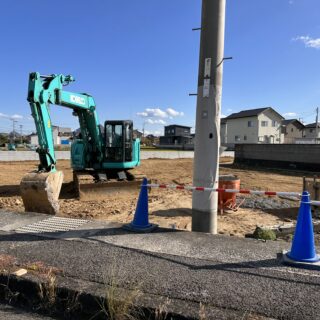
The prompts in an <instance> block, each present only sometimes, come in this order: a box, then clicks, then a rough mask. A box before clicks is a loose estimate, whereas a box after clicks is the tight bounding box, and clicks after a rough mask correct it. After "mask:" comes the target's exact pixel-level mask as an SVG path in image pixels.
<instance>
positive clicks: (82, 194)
mask: <svg viewBox="0 0 320 320" xmlns="http://www.w3.org/2000/svg"><path fill="white" fill-rule="evenodd" d="M143 177H144V176H143V175H141V176H140V175H139V176H136V175H135V176H134V178H133V180H131V179H130V181H129V180H118V179H108V180H106V181H99V180H97V178H96V176H95V175H94V174H90V173H89V172H88V171H74V172H73V182H74V186H75V191H76V195H77V197H78V198H79V200H81V201H91V200H99V199H103V197H105V196H107V195H110V194H115V195H116V194H119V193H121V194H123V193H131V192H139V189H140V186H141V184H142V180H143Z"/></svg>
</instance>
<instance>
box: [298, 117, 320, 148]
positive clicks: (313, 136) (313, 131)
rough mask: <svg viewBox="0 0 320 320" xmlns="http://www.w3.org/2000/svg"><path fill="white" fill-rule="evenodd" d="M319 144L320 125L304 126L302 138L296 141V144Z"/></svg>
mask: <svg viewBox="0 0 320 320" xmlns="http://www.w3.org/2000/svg"><path fill="white" fill-rule="evenodd" d="M319 142H320V123H318V125H317V126H316V123H315V122H314V123H310V124H307V125H305V127H304V130H303V138H301V139H298V141H297V142H296V143H300V144H313V143H316V144H318V143H319Z"/></svg>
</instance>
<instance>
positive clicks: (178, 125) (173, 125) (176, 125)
mask: <svg viewBox="0 0 320 320" xmlns="http://www.w3.org/2000/svg"><path fill="white" fill-rule="evenodd" d="M169 127H179V128H189V129H190V128H191V127H188V126H181V125H180V124H170V125H169V126H165V128H169Z"/></svg>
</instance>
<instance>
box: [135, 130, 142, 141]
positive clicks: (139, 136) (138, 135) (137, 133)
mask: <svg viewBox="0 0 320 320" xmlns="http://www.w3.org/2000/svg"><path fill="white" fill-rule="evenodd" d="M142 136H143V133H142V132H140V131H139V130H137V129H134V130H133V138H134V139H137V138H138V139H142Z"/></svg>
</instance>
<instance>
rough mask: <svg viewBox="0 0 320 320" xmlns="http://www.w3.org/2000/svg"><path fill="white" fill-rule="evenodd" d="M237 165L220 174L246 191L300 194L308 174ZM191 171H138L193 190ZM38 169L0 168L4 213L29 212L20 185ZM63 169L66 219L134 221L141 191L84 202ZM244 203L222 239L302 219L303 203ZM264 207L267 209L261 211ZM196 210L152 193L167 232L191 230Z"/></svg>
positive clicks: (189, 162) (166, 167)
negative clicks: (232, 178)
mask: <svg viewBox="0 0 320 320" xmlns="http://www.w3.org/2000/svg"><path fill="white" fill-rule="evenodd" d="M232 161H233V159H232V158H221V165H220V174H232V175H236V176H238V177H239V178H240V179H241V187H242V188H246V189H254V190H269V191H294V192H301V189H302V176H303V175H305V173H304V172H294V171H285V170H275V169H263V168H256V169H254V168H241V167H236V166H234V165H233V164H232ZM230 162H231V163H230ZM192 166H193V159H174V160H172V159H170V160H165V159H148V160H143V161H142V165H141V166H140V167H139V168H136V169H135V170H133V172H136V173H138V174H144V175H145V176H147V177H148V179H151V180H152V181H153V182H159V183H164V184H173V183H174V184H186V185H190V184H192ZM36 168H37V162H33V161H24V162H10V163H9V162H2V163H0V209H5V210H7V211H14V212H23V211H24V208H23V203H22V200H21V197H20V194H19V183H20V180H21V178H22V176H23V175H24V174H25V173H26V172H29V171H32V170H35V169H36ZM58 170H62V171H63V172H64V176H65V178H64V185H63V188H62V192H61V195H60V215H61V216H65V217H73V218H82V219H98V220H104V221H115V222H120V223H126V222H130V221H131V220H132V218H133V214H134V211H135V207H136V203H137V198H138V193H139V190H136V191H132V192H131V193H125V194H116V195H115V194H112V195H110V196H108V195H106V196H103V197H100V198H97V199H95V200H92V201H79V200H77V199H76V197H75V193H74V189H73V184H72V170H71V167H70V162H69V161H67V160H61V161H59V164H58ZM309 175H310V173H309ZM240 198H241V197H240ZM240 198H239V199H238V203H239V204H240V207H239V208H238V209H237V210H236V211H233V210H228V211H226V212H224V213H223V214H220V213H219V217H218V221H219V224H218V232H219V233H220V234H226V235H231V236H240V237H243V236H244V235H245V234H247V233H252V232H253V231H254V230H255V228H256V226H257V225H263V226H271V225H278V224H283V223H288V222H291V221H295V219H296V217H297V208H298V206H299V202H298V201H294V200H288V199H280V198H270V197H263V198H262V197H254V200H253V198H252V197H251V196H248V198H246V199H243V200H241V199H242V198H243V197H242V198H241V199H240ZM261 203H263V204H268V206H266V207H265V206H261ZM191 205H192V194H191V193H190V192H189V191H183V190H163V189H161V190H157V189H152V191H151V192H150V194H149V211H150V220H151V222H153V223H157V224H159V225H160V226H162V227H169V228H176V229H183V230H190V229H191Z"/></svg>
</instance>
